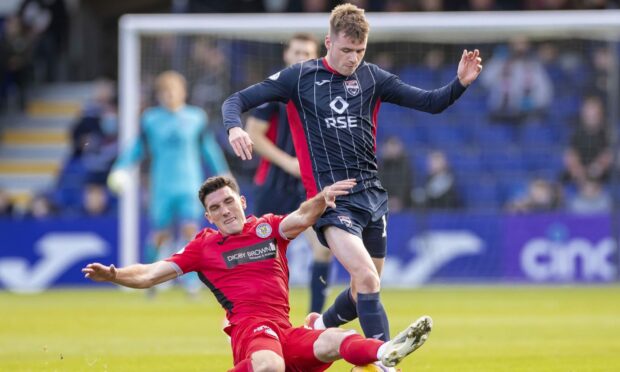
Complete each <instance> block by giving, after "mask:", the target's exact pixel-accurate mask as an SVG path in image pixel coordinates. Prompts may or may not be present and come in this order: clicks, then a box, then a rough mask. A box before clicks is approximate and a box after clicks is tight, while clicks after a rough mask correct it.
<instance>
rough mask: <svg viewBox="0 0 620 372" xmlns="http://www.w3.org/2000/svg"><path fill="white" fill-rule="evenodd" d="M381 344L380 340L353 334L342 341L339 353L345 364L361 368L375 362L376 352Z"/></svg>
mask: <svg viewBox="0 0 620 372" xmlns="http://www.w3.org/2000/svg"><path fill="white" fill-rule="evenodd" d="M383 343H384V342H383V341H380V340H375V339H373V338H364V337H362V336H361V335H358V334H353V335H351V336H349V337H347V338H345V339H344V340H343V341H342V344H340V350H339V351H340V355H341V356H342V358H343V359H344V360H346V361H347V362H349V363H351V364H353V365H356V366H363V365H365V364H370V363H372V362H376V361H377V352H378V351H379V347H380V346H381V345H383Z"/></svg>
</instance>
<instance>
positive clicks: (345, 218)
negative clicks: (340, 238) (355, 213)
mask: <svg viewBox="0 0 620 372" xmlns="http://www.w3.org/2000/svg"><path fill="white" fill-rule="evenodd" d="M338 219H339V220H340V223H341V224H343V225H345V226H346V227H348V228H351V227H353V222H352V221H351V217H349V216H343V215H340V216H338Z"/></svg>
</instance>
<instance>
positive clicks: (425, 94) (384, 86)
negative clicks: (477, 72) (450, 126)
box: [376, 67, 466, 114]
mask: <svg viewBox="0 0 620 372" xmlns="http://www.w3.org/2000/svg"><path fill="white" fill-rule="evenodd" d="M376 71H377V72H376V73H377V82H378V85H379V89H380V96H381V100H382V101H383V102H389V103H394V104H396V105H399V106H404V107H409V108H412V109H416V110H420V111H424V112H430V113H432V114H437V113H440V112H442V111H443V110H445V109H446V108H448V107H449V106H450V105H451V104H453V103H454V101H456V100H457V99H458V98H459V97H460V96H461V95H462V94H463V92H465V89H466V88H465V87H464V86H462V85H461V83H460V82H459V79H458V77H455V78H454V80H452V81H451V82H450V83H449V84H448V85H445V86H443V87H441V88H439V89H433V90H424V89H420V88H416V87H414V86H411V85H409V84H406V83H404V82H403V81H402V80H400V78H399V77H398V76H396V75H394V74H391V73H389V72H387V71H385V70H382V69H380V68H378V67H377V68H376Z"/></svg>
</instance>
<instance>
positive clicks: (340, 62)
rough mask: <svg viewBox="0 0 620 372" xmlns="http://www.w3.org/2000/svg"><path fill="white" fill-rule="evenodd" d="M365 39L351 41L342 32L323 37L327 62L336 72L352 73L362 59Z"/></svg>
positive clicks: (348, 74) (364, 50) (345, 74)
mask: <svg viewBox="0 0 620 372" xmlns="http://www.w3.org/2000/svg"><path fill="white" fill-rule="evenodd" d="M367 41H368V40H367V39H366V40H364V41H353V40H351V38H349V37H347V36H345V35H344V32H340V33H338V34H337V35H332V34H330V35H327V36H326V37H325V47H326V48H327V62H328V63H329V65H330V66H331V67H332V68H333V69H334V70H336V71H338V73H340V74H342V75H344V76H350V75H352V74H353V72H355V70H356V69H357V67H358V66H359V65H360V63H362V60H363V59H364V54H366V43H367Z"/></svg>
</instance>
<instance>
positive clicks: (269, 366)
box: [228, 350, 285, 372]
mask: <svg viewBox="0 0 620 372" xmlns="http://www.w3.org/2000/svg"><path fill="white" fill-rule="evenodd" d="M284 369H285V366H284V359H283V358H282V356H281V355H278V354H277V353H276V352H274V351H272V350H259V351H255V352H253V353H252V355H250V357H249V358H247V359H244V360H242V361H241V362H239V363H237V364H235V367H234V368H232V369H230V370H228V372H254V371H284Z"/></svg>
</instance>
